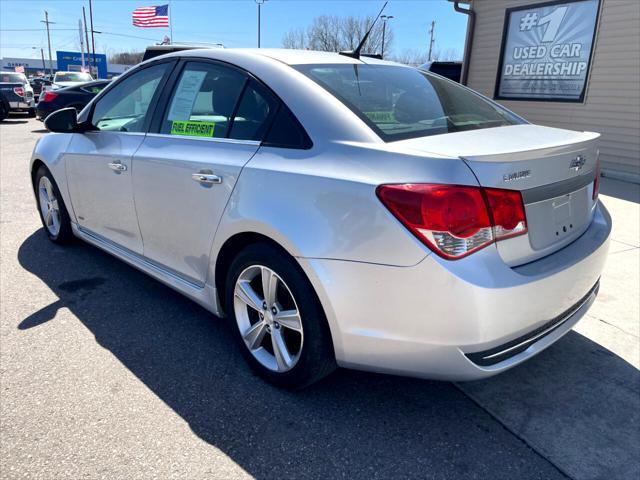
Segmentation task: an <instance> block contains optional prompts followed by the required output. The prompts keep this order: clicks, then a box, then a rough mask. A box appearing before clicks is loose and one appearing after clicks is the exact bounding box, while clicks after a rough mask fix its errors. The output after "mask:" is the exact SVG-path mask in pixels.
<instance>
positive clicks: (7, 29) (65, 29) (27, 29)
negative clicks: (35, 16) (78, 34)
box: [0, 20, 77, 32]
mask: <svg viewBox="0 0 640 480" xmlns="http://www.w3.org/2000/svg"><path fill="white" fill-rule="evenodd" d="M40 21H41V22H42V23H45V22H44V20H40ZM49 23H55V22H49ZM49 30H50V31H52V32H70V31H76V30H77V28H50V29H49ZM42 31H43V29H42V28H0V32H42Z"/></svg>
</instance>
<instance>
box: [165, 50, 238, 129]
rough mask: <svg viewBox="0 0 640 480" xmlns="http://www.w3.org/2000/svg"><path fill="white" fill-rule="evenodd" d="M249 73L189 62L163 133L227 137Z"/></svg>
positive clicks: (220, 66)
mask: <svg viewBox="0 0 640 480" xmlns="http://www.w3.org/2000/svg"><path fill="white" fill-rule="evenodd" d="M246 81H247V77H246V76H245V75H243V74H242V73H240V72H238V71H237V70H234V69H231V68H228V67H225V66H223V65H218V64H213V63H203V62H190V63H187V64H186V66H185V67H184V69H183V71H182V73H181V74H180V79H179V80H178V82H177V84H176V86H175V87H174V91H173V93H172V95H171V99H170V100H169V107H168V108H167V111H166V112H165V116H164V120H163V122H162V127H161V129H160V132H161V133H165V134H169V135H176V136H190V137H209V138H212V137H214V138H225V137H226V136H227V134H228V131H229V127H230V125H231V119H232V117H233V114H234V112H235V108H236V105H237V103H238V99H239V97H240V93H241V92H242V89H243V87H244V84H245V82H246Z"/></svg>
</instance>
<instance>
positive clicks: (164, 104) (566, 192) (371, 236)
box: [31, 49, 611, 388]
mask: <svg viewBox="0 0 640 480" xmlns="http://www.w3.org/2000/svg"><path fill="white" fill-rule="evenodd" d="M45 123H46V126H47V128H48V129H49V130H51V131H52V132H57V133H52V134H49V135H47V136H45V137H43V138H42V139H41V140H40V141H39V143H38V144H37V146H36V148H35V150H34V152H33V156H32V162H31V177H32V181H33V186H34V191H35V194H36V199H37V203H38V209H39V212H40V214H41V217H42V222H43V225H44V231H45V232H46V234H47V235H48V236H49V238H50V239H51V240H52V241H53V242H56V243H66V242H69V241H71V240H72V239H73V238H76V237H78V238H80V239H82V240H84V241H86V242H89V243H91V244H93V245H95V246H97V247H99V248H101V249H103V250H105V251H107V252H109V253H111V254H112V255H114V256H115V257H117V258H119V259H121V260H124V261H125V262H127V263H129V264H131V265H133V266H134V267H136V268H138V269H139V270H142V271H143V272H146V273H147V274H149V275H151V276H152V277H154V278H156V279H158V280H159V281H161V282H163V283H165V284H167V285H169V286H170V287H172V288H174V289H176V290H178V291H179V292H182V293H183V294H184V295H186V296H188V297H190V298H191V299H193V300H195V301H196V302H198V303H199V304H200V305H202V306H203V307H205V308H206V309H208V310H210V311H211V312H212V313H213V314H215V315H217V316H219V317H226V318H228V320H229V322H230V325H231V326H232V328H233V329H234V331H235V332H236V333H237V335H236V337H237V340H238V344H239V346H240V348H241V350H242V351H243V352H244V354H245V357H246V358H247V361H248V362H249V364H250V365H251V366H252V367H253V368H254V369H255V370H256V371H257V372H258V374H260V375H261V376H262V377H264V378H265V379H266V380H268V381H271V382H273V383H275V384H277V385H279V386H283V387H288V388H297V387H302V386H305V385H308V384H310V383H312V382H314V381H316V380H318V379H320V378H322V377H323V376H325V375H327V374H328V373H330V372H331V371H332V370H333V369H334V368H335V367H336V366H345V367H351V368H359V369H365V370H373V371H379V372H390V373H396V374H402V375H412V376H419V377H425V378H436V379H457V380H468V379H478V378H483V377H488V376H490V375H493V374H496V373H498V372H502V371H504V370H506V369H508V368H511V367H513V366H515V365H517V364H519V363H521V362H523V361H525V360H526V359H528V358H530V357H532V356H533V355H535V354H537V353H538V352H540V351H541V350H543V349H544V348H546V347H547V346H549V345H551V344H552V343H553V342H555V341H556V340H558V339H559V338H560V337H562V336H563V335H564V334H565V333H566V332H567V331H568V330H569V329H571V327H572V326H573V325H575V323H576V322H577V321H578V320H579V319H580V318H581V317H582V316H583V315H584V314H585V312H586V311H587V309H588V308H589V307H590V306H591V304H592V303H593V301H594V299H595V297H596V294H597V291H598V281H599V277H600V273H601V272H602V269H603V266H604V261H605V257H606V253H607V249H608V241H609V234H610V230H611V219H610V217H609V215H608V213H607V211H606V209H605V208H604V206H603V205H602V204H601V203H600V202H599V201H598V178H599V170H598V169H599V166H598V148H597V139H598V136H599V135H598V134H596V133H589V132H574V131H569V130H560V129H555V128H549V127H543V126H537V125H531V124H529V123H528V122H526V121H525V120H524V119H522V118H520V117H519V116H517V115H516V114H514V113H512V112H510V111H508V110H506V109H505V108H503V107H502V106H500V105H498V104H496V103H494V102H493V101H492V100H490V99H487V98H485V97H483V96H481V95H479V94H477V93H476V92H474V91H472V90H469V89H467V88H465V87H463V86H460V85H458V84H456V83H453V82H451V81H449V80H447V79H444V78H442V77H439V76H437V75H434V74H431V73H425V72H420V71H419V70H416V69H413V68H410V67H406V66H402V65H397V64H393V63H390V62H384V61H381V60H376V59H373V58H366V57H361V58H353V57H350V56H345V55H340V54H334V53H320V52H309V51H294V50H266V49H262V50H233V49H225V50H223V49H212V50H202V49H200V50H193V51H183V52H178V53H174V54H169V55H164V56H161V57H158V58H155V59H152V60H149V61H147V62H144V63H142V64H140V65H139V66H138V67H136V68H134V69H131V70H130V71H128V72H127V73H126V74H124V75H122V76H121V77H120V78H119V79H118V80H116V81H115V82H114V83H113V84H111V85H110V86H109V87H107V88H106V89H105V90H104V91H102V92H101V93H100V94H99V95H98V96H97V97H96V98H95V99H94V100H93V101H92V102H91V103H90V104H89V105H88V106H87V107H86V108H85V109H84V110H83V111H82V112H81V113H80V115H79V116H78V117H76V113H75V110H69V109H65V110H60V111H58V112H55V113H53V114H52V115H50V116H49V117H48V118H47V120H46V122H45ZM114 300H115V299H114ZM123 321H126V319H123Z"/></svg>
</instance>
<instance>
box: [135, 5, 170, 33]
mask: <svg viewBox="0 0 640 480" xmlns="http://www.w3.org/2000/svg"><path fill="white" fill-rule="evenodd" d="M133 26H134V27H140V28H154V27H168V26H169V5H159V6H157V7H140V8H136V9H135V10H134V11H133Z"/></svg>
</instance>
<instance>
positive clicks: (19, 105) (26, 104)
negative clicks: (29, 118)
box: [9, 100, 35, 111]
mask: <svg viewBox="0 0 640 480" xmlns="http://www.w3.org/2000/svg"><path fill="white" fill-rule="evenodd" d="M9 107H11V110H12V111H14V110H15V111H23V110H29V109H31V108H34V107H35V102H34V101H33V100H29V101H20V102H9Z"/></svg>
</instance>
